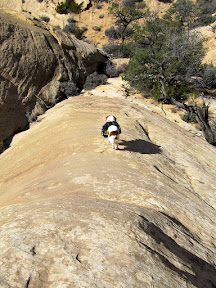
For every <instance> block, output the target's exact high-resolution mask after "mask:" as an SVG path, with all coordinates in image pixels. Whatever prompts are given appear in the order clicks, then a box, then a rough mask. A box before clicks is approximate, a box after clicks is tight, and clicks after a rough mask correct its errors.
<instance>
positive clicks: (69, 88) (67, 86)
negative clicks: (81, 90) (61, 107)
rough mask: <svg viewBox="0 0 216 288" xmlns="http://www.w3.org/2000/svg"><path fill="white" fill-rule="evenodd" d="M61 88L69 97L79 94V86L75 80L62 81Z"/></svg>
mask: <svg viewBox="0 0 216 288" xmlns="http://www.w3.org/2000/svg"><path fill="white" fill-rule="evenodd" d="M59 88H60V91H61V92H62V93H63V94H64V95H65V96H66V97H67V98H68V97H70V96H75V95H77V94H78V88H77V86H76V84H75V83H74V82H73V81H68V82H66V81H65V82H61V83H60V87H59Z"/></svg>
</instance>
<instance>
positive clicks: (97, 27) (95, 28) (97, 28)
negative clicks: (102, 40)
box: [92, 26, 101, 32]
mask: <svg viewBox="0 0 216 288" xmlns="http://www.w3.org/2000/svg"><path fill="white" fill-rule="evenodd" d="M92 29H93V30H95V31H98V32H99V31H101V27H99V26H93V27H92Z"/></svg>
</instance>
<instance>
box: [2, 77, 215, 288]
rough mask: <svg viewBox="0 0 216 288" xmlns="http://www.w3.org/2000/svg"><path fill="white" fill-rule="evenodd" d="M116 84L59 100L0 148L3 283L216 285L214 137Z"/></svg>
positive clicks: (69, 285)
mask: <svg viewBox="0 0 216 288" xmlns="http://www.w3.org/2000/svg"><path fill="white" fill-rule="evenodd" d="M114 84H115V81H114V80H113V82H112V81H111V82H110V84H108V85H106V86H101V87H98V88H96V89H95V90H93V91H90V92H85V93H83V94H82V95H80V96H77V97H74V98H69V99H67V100H65V101H63V102H61V103H59V104H57V105H56V106H55V107H54V108H52V109H50V110H48V111H47V112H46V113H45V114H44V115H42V116H40V117H39V119H38V121H37V122H35V123H33V124H32V125H31V128H30V129H29V130H27V131H24V132H22V133H20V134H17V135H16V136H15V137H14V138H13V141H12V143H11V147H10V148H9V149H7V150H6V151H5V152H4V153H3V154H2V155H1V156H0V167H1V174H0V206H1V210H0V248H1V249H0V267H1V269H0V283H1V287H61V288H62V287H99V288H101V287H106V288H109V287H110V288H111V287H119V288H120V287H125V288H126V287H130V288H131V287H136V288H138V287H140V288H143V287H161V288H164V287H170V288H171V287H172V288H173V287H185V288H186V287H199V288H205V287H206V288H212V287H215V286H216V276H215V275H216V273H215V272H216V256H215V255H216V248H215V243H216V228H215V220H216V212H215V208H216V201H215V191H216V186H215V177H216V167H215V159H216V157H215V156H216V149H215V147H212V146H210V145H209V144H208V143H207V142H206V141H205V140H204V139H203V138H202V137H199V136H197V135H195V134H193V133H191V132H189V131H188V130H187V129H185V128H184V127H180V126H179V125H177V124H176V123H175V122H173V121H171V120H169V119H168V117H162V116H161V115H159V113H157V111H156V110H154V109H153V107H152V106H150V105H147V104H146V103H145V102H144V101H142V99H135V98H133V97H132V96H130V97H127V98H125V96H124V94H123V91H122V90H121V89H120V86H119V87H117V86H116V85H114ZM109 114H114V115H115V116H116V117H117V120H118V122H119V124H120V126H121V128H122V134H121V142H120V146H119V150H117V151H115V150H112V149H111V146H110V144H109V143H108V141H107V139H105V138H103V137H102V136H101V135H100V132H101V127H102V125H103V124H104V121H105V117H106V116H107V115H109Z"/></svg>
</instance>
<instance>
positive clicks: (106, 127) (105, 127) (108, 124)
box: [101, 121, 121, 137]
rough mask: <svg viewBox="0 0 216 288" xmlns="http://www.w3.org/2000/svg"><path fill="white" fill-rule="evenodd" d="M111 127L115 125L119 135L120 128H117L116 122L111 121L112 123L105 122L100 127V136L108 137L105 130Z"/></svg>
mask: <svg viewBox="0 0 216 288" xmlns="http://www.w3.org/2000/svg"><path fill="white" fill-rule="evenodd" d="M112 125H115V126H116V127H118V129H119V134H120V133H121V128H120V126H119V124H118V123H117V122H116V121H112V122H106V123H105V124H104V125H103V127H102V132H101V134H102V135H103V136H104V137H108V133H107V130H108V128H109V127H110V126H112Z"/></svg>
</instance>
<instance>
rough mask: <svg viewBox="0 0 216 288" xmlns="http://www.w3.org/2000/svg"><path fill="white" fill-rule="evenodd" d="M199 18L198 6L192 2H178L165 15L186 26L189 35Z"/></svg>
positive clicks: (180, 0) (182, 0) (190, 0)
mask: <svg viewBox="0 0 216 288" xmlns="http://www.w3.org/2000/svg"><path fill="white" fill-rule="evenodd" d="M197 16H198V11H197V5H196V4H195V3H194V2H193V1H192V0H177V1H176V2H175V3H173V4H172V5H171V7H170V8H169V9H168V11H167V13H166V15H165V17H167V18H168V19H173V20H177V21H179V23H181V25H186V27H187V31H188V34H189V31H190V29H191V28H192V23H193V22H195V20H196V18H197Z"/></svg>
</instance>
